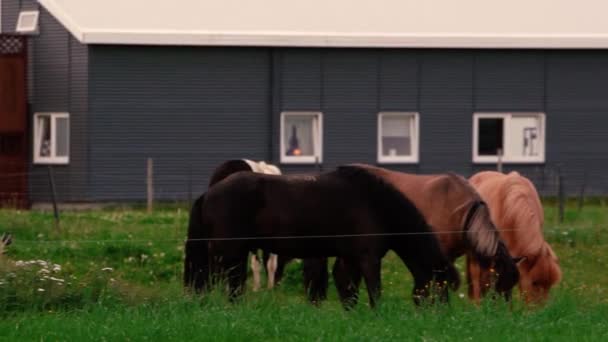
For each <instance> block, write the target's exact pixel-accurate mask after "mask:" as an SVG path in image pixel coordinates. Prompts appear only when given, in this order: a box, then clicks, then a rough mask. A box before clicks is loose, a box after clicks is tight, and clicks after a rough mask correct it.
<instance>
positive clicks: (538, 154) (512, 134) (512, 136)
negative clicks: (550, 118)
mask: <svg viewBox="0 0 608 342" xmlns="http://www.w3.org/2000/svg"><path fill="white" fill-rule="evenodd" d="M499 151H502V161H503V162H505V163H544V162H545V114H544V113H475V114H474V115H473V162H476V163H496V162H498V154H499Z"/></svg>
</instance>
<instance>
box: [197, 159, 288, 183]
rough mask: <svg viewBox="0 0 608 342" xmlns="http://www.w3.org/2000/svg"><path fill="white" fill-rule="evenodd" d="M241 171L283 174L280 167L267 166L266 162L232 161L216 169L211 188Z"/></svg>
mask: <svg viewBox="0 0 608 342" xmlns="http://www.w3.org/2000/svg"><path fill="white" fill-rule="evenodd" d="M239 171H251V172H255V173H264V174H269V175H280V174H281V170H280V169H279V168H278V167H276V166H275V165H272V164H267V163H266V162H264V161H260V162H255V161H253V160H249V159H231V160H227V161H225V162H223V163H222V164H220V166H218V167H217V168H216V169H215V171H213V174H212V175H211V180H210V181H209V187H211V186H212V185H214V184H215V183H218V182H220V181H222V180H223V179H224V178H226V177H228V176H230V175H232V174H234V173H237V172H239Z"/></svg>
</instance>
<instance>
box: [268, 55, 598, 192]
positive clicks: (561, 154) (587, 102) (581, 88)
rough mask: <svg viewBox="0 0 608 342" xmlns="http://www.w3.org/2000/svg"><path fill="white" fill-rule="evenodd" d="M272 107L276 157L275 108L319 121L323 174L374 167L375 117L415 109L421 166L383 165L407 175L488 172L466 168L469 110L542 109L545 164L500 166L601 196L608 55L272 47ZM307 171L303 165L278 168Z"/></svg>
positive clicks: (543, 185) (543, 184)
mask: <svg viewBox="0 0 608 342" xmlns="http://www.w3.org/2000/svg"><path fill="white" fill-rule="evenodd" d="M278 51H280V56H281V58H280V60H281V63H280V77H278V82H279V83H280V85H279V86H277V92H278V94H277V96H279V97H280V101H279V104H278V105H277V108H275V110H274V120H275V122H274V124H273V127H274V128H273V140H274V142H275V144H274V145H275V148H274V151H273V152H274V153H273V155H274V157H275V160H277V159H278V137H279V134H280V132H279V128H278V127H279V126H278V122H279V118H280V117H279V115H280V112H281V111H282V110H314V109H318V108H319V109H320V110H321V111H322V112H323V114H324V132H323V133H324V146H323V148H324V165H323V166H324V168H325V169H329V168H331V167H333V166H335V165H338V164H341V163H346V162H352V161H357V162H365V163H371V164H375V163H376V144H377V136H376V129H377V127H376V121H375V118H376V113H377V112H378V111H380V110H403V111H419V112H420V120H421V122H420V128H421V132H420V134H421V137H420V163H418V164H415V165H385V166H387V167H390V168H392V169H398V170H402V171H406V172H420V173H436V172H445V171H453V172H457V173H460V174H463V175H465V176H470V175H472V174H473V173H475V172H478V171H481V170H486V169H495V168H496V166H495V165H480V164H474V163H473V162H472V160H471V159H472V156H471V148H472V125H473V121H472V120H473V117H472V114H473V112H475V111H489V112H499V111H544V112H545V113H546V115H547V140H546V150H547V153H546V159H547V161H546V163H544V164H507V165H504V170H505V171H511V170H517V171H519V172H520V173H522V174H524V175H526V176H528V177H529V178H531V179H532V180H533V181H534V182H535V184H536V185H537V187H538V188H539V190H540V191H541V192H543V193H544V194H547V195H553V194H555V190H556V189H555V176H556V174H557V169H558V168H559V169H560V170H561V173H562V175H563V176H564V182H565V184H566V191H567V192H568V193H569V194H578V192H579V191H580V188H581V186H582V185H583V184H584V183H586V192H587V193H589V194H606V193H608V184H607V182H608V176H607V175H606V174H605V173H604V172H603V171H602V170H604V169H605V168H606V167H608V163H607V158H608V157H607V156H608V155H607V154H605V153H603V147H601V146H608V133H607V132H608V130H606V127H605V124H604V123H605V122H606V119H605V113H606V109H608V108H607V107H608V96H606V91H605V90H606V89H608V84H607V83H608V53H607V52H604V51H581V52H567V51H566V52H564V51H526V50H509V51H491V50H486V51H473V50H390V49H387V50H364V49H363V50H362V49H351V50H331V49H329V50H318V49H279V50H278ZM282 168H283V170H285V171H286V172H312V171H315V167H314V166H310V165H299V166H292V165H283V166H282Z"/></svg>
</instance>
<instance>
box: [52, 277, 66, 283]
mask: <svg viewBox="0 0 608 342" xmlns="http://www.w3.org/2000/svg"><path fill="white" fill-rule="evenodd" d="M49 279H51V280H53V281H56V282H58V283H63V282H64V281H65V280H63V279H61V278H55V277H49Z"/></svg>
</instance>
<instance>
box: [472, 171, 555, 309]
mask: <svg viewBox="0 0 608 342" xmlns="http://www.w3.org/2000/svg"><path fill="white" fill-rule="evenodd" d="M469 182H470V183H471V184H472V185H473V186H474V187H475V188H476V189H477V192H479V194H480V195H481V197H482V198H483V199H484V201H486V203H488V206H489V208H490V213H491V215H492V221H494V223H495V224H496V225H497V227H498V228H499V232H500V236H501V238H502V239H503V240H504V241H505V243H506V244H507V248H509V252H510V253H511V254H514V255H520V256H523V257H525V259H524V260H522V261H521V262H520V263H519V264H518V268H519V274H520V278H519V289H520V292H521V294H522V296H523V298H524V299H525V301H526V302H528V303H530V302H540V301H544V300H546V299H547V297H548V295H549V289H550V288H551V287H552V286H554V285H555V284H557V283H558V282H559V281H560V279H561V276H562V272H561V269H560V267H559V260H558V258H557V256H556V255H555V253H554V252H553V250H552V249H551V246H549V244H548V243H547V242H546V241H545V239H544V238H543V223H544V214H543V207H542V204H541V202H540V198H539V196H538V192H537V191H536V188H535V187H534V184H532V182H530V180H528V179H527V178H526V177H523V176H521V175H520V174H519V173H517V172H511V173H509V174H508V175H505V174H502V173H499V172H494V171H484V172H479V173H477V174H475V175H474V176H473V177H471V178H470V179H469ZM467 275H468V280H469V296H470V297H471V298H472V299H474V300H479V298H480V296H481V295H483V293H484V292H485V291H487V286H485V284H487V278H488V274H487V272H486V271H485V270H482V269H480V267H479V265H478V263H477V262H476V261H475V260H474V259H471V258H468V259H467Z"/></svg>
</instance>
